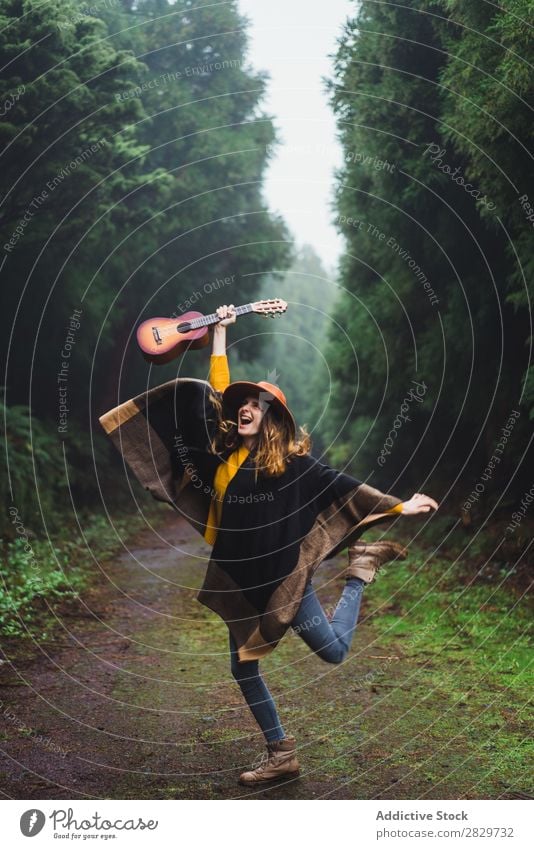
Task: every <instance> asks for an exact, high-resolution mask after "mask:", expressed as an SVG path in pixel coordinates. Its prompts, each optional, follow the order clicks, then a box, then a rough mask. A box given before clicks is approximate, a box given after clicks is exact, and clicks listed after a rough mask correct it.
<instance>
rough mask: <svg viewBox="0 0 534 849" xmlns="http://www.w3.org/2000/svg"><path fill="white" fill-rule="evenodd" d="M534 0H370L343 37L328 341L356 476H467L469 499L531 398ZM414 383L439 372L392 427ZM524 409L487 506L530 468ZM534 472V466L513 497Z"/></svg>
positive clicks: (417, 480)
mask: <svg viewBox="0 0 534 849" xmlns="http://www.w3.org/2000/svg"><path fill="white" fill-rule="evenodd" d="M528 6H531V4H529V3H528V2H526V0H525V2H519V0H518V2H515V3H513V4H509V5H508V4H507V6H506V7H499V6H494V5H493V6H492V5H491V4H485V3H470V2H467V0H466V2H450V3H449V2H434V0H429V2H428V3H425V4H424V8H423V9H421V4H420V3H412V2H409V3H405V4H403V5H402V6H392V5H390V4H376V3H372V2H363V3H362V4H361V5H360V7H359V11H358V13H357V15H356V17H355V18H354V19H352V20H350V21H349V22H348V23H347V25H346V28H345V31H344V34H343V37H342V39H341V41H340V46H339V50H338V53H337V57H336V64H335V76H334V79H333V80H332V83H331V98H332V104H333V107H334V110H335V113H336V117H337V121H338V127H339V134H340V138H341V142H342V145H343V149H344V154H345V157H344V164H343V167H342V169H341V170H340V173H339V175H338V179H337V198H336V205H337V213H338V218H337V223H338V226H339V230H340V231H341V232H342V233H343V235H344V236H345V239H346V242H347V251H346V253H345V256H344V257H343V261H342V264H341V279H340V283H341V287H342V290H343V291H342V294H341V296H340V298H339V300H338V301H337V303H336V305H335V308H334V321H335V322H337V323H338V324H339V327H340V328H341V332H340V330H339V329H337V328H336V330H335V331H334V332H331V334H330V343H329V346H328V348H327V352H326V354H327V359H328V362H329V364H330V365H331V368H332V378H333V391H332V403H331V406H330V408H329V411H328V416H327V417H326V426H327V433H326V437H327V441H328V442H333V440H334V439H335V438H336V435H337V434H339V443H340V445H341V446H345V447H346V453H345V459H346V460H350V459H351V458H354V459H352V460H351V465H352V467H353V470H354V473H355V474H356V475H357V476H359V477H361V476H362V474H365V475H367V474H370V475H371V479H370V481H371V482H376V484H377V485H379V486H381V487H382V488H386V487H394V491H396V492H401V493H402V489H403V487H406V489H408V487H410V488H411V487H414V488H417V489H419V488H420V487H422V485H423V484H422V483H421V481H425V483H424V486H425V489H426V490H427V491H434V493H435V494H436V495H437V497H438V500H441V493H446V492H447V490H448V488H449V487H452V489H453V499H455V500H456V502H458V501H459V500H461V498H462V495H461V493H459V488H458V486H457V481H458V478H461V479H462V480H465V481H466V488H467V487H468V488H469V491H470V490H471V488H472V487H473V486H474V485H475V484H476V483H477V480H478V478H479V476H480V474H481V473H482V472H483V470H484V468H485V466H486V464H487V462H488V460H489V458H490V457H491V456H492V452H493V451H494V448H495V446H496V445H497V443H498V442H499V439H500V434H501V429H502V427H504V426H505V425H506V422H507V419H508V417H509V415H510V413H511V411H512V410H513V409H520V404H521V400H520V399H521V397H522V390H523V385H522V384H523V378H524V375H525V371H526V369H527V367H528V364H529V353H528V342H529V338H530V332H531V331H530V326H529V314H528V309H527V308H525V304H526V300H525V299H524V298H523V295H522V294H521V292H523V294H524V293H525V292H526V290H525V287H524V283H523V281H522V277H521V275H522V272H521V268H522V267H523V268H527V269H529V268H531V263H532V251H531V230H530V227H531V225H530V223H529V222H527V221H526V217H525V214H524V211H523V210H522V209H521V207H520V204H519V203H518V194H522V193H527V194H528V195H529V197H531V198H532V197H534V187H533V186H532V182H531V176H532V169H530V171H528V169H527V167H526V159H525V150H524V148H525V146H526V145H527V144H528V139H529V128H530V127H531V113H530V112H528V110H527V108H526V106H525V104H524V102H523V101H524V99H525V98H526V95H527V94H528V93H529V91H530V87H531V84H532V75H530V76H528V75H527V74H526V71H525V69H526V61H525V60H527V59H528V57H529V56H531V54H532V41H530V42H529V44H528V46H527V44H526V41H527V39H528V34H527V27H526V26H525V27H523V28H521V26H520V19H521V18H523V19H524V18H526V17H527V11H528V9H527V7H528ZM426 12H428V14H426ZM516 15H518V16H519V19H518V18H516V17H515V16H516ZM527 175H528V176H527ZM462 180H463V183H462ZM467 183H469V184H470V191H468V190H467V189H468V187H467V185H465V184H467ZM473 186H474V187H475V188H474V189H473ZM490 204H493V205H494V209H491V208H490ZM497 215H498V216H499V217H500V218H501V220H502V221H503V222H504V227H503V226H501V224H499V221H498V219H497ZM505 228H506V229H507V230H508V232H509V233H510V235H511V238H512V239H513V241H514V244H515V246H516V247H515V250H516V251H517V257H516V255H515V254H514V253H513V251H512V249H511V247H510V240H509V238H508V236H507V235H506V230H505ZM527 231H529V236H530V241H528V240H527ZM344 334H346V336H345V335H344ZM348 340H350V342H349V341H348ZM413 380H417V381H423V382H424V383H425V384H426V386H427V391H426V393H425V396H424V399H423V401H422V403H417V404H416V403H412V404H411V405H410V411H409V419H410V421H406V422H405V423H403V425H402V428H400V429H398V432H397V433H396V434H393V436H392V435H391V434H392V428H393V427H394V422H395V420H396V417H397V416H398V414H399V412H400V409H401V406H402V404H403V400H404V399H405V398H406V396H407V393H408V392H409V389H410V386H411V385H412V381H413ZM532 382H533V380H532V375H531V374H530V375H529V383H528V384H527V394H526V395H525V396H523V401H525V399H526V401H527V402H528V404H529V405H530V404H531V400H532V397H533V393H532V391H531V386H532ZM321 388H322V390H323V392H324V391H325V390H326V386H324V385H323V386H322V387H321ZM522 412H523V415H522V416H521V418H520V420H519V422H518V424H517V425H516V426H515V429H514V434H513V440H510V443H509V444H508V445H507V447H506V451H505V453H504V456H503V457H502V461H501V463H500V465H499V467H498V469H497V470H496V471H495V474H494V475H493V479H492V481H491V483H490V484H489V485H488V487H487V488H486V489H487V491H486V493H485V495H484V498H483V499H481V505H484V503H485V499H486V496H488V495H492V494H493V493H492V490H494V489H495V488H498V487H499V486H500V485H501V484H503V483H504V482H506V481H507V480H509V478H510V477H511V476H512V475H516V472H517V468H516V467H517V463H518V461H520V460H521V457H522V454H523V450H524V448H525V446H526V445H527V444H528V440H529V439H530V436H531V434H530V427H529V424H528V421H527V418H528V417H527V415H525V412H526V410H525V408H523V410H522ZM388 437H389V438H390V439H391V440H392V441H393V447H392V449H391V452H390V455H388V456H387V462H385V463H384V464H382V465H381V464H380V463H379V462H378V460H379V457H380V452H381V449H382V447H383V446H384V444H385V443H386V440H387V439H388ZM335 450H336V451H337V454H336V459H337V460H338V462H339V460H340V459H341V457H340V456H339V451H340V447H339V446H337V448H336V449H335ZM356 451H357V452H358V453H357V455H355V452H356ZM332 456H333V455H332ZM527 482H530V478H529V477H528V474H527V470H526V463H525V464H524V465H523V466H522V467H521V469H520V471H519V474H517V475H516V477H515V480H514V489H515V492H516V494H517V493H518V492H520V491H521V490H522V487H523V484H525V485H526V483H527ZM529 485H530V483H529Z"/></svg>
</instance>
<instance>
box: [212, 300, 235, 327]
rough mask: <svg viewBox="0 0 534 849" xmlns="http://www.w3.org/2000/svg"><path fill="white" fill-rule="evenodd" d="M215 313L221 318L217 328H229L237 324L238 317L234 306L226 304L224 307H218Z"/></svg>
mask: <svg viewBox="0 0 534 849" xmlns="http://www.w3.org/2000/svg"><path fill="white" fill-rule="evenodd" d="M215 312H216V313H217V315H218V316H219V318H220V321H219V323H218V324H216V325H215V327H227V326H228V325H229V324H235V322H236V319H237V315H236V311H235V307H234V305H233V304H230V306H226V304H224V306H222V307H217V309H216V310H215Z"/></svg>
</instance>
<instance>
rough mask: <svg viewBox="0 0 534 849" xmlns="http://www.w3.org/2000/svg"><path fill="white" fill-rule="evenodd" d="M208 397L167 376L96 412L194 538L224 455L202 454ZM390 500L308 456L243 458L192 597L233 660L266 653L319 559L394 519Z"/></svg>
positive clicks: (211, 421)
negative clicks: (214, 623) (219, 628)
mask: <svg viewBox="0 0 534 849" xmlns="http://www.w3.org/2000/svg"><path fill="white" fill-rule="evenodd" d="M213 395H214V390H213V389H212V388H211V387H210V385H209V384H208V383H207V382H205V381H202V380H193V379H176V380H171V381H169V382H168V383H165V384H163V385H162V386H158V387H157V388H155V389H151V390H148V391H147V392H145V393H143V394H142V395H138V396H137V397H136V398H133V399H132V400H130V401H126V402H125V403H124V404H121V405H120V406H118V407H116V408H115V409H113V410H110V411H109V412H108V413H106V414H105V415H103V416H102V417H101V418H100V423H101V424H102V427H103V428H104V430H105V431H106V433H107V434H108V436H109V437H110V438H111V440H112V441H113V443H114V444H115V446H116V447H117V448H118V450H119V451H120V452H121V454H122V456H123V457H124V459H125V460H126V461H127V463H128V465H129V466H130V468H131V469H132V471H133V472H134V474H135V476H136V477H137V478H138V480H139V481H140V483H141V484H142V485H143V486H144V487H145V488H146V489H148V490H149V492H150V493H151V494H152V495H153V496H154V498H156V499H158V500H160V501H165V502H167V503H168V504H170V505H171V506H172V507H174V508H175V509H176V510H178V511H179V512H180V513H181V514H182V515H183V516H184V517H185V518H186V519H187V520H188V521H189V522H190V523H191V524H192V525H193V526H194V527H195V528H196V529H197V530H198V531H199V532H200V533H201V534H204V532H205V530H206V523H207V519H208V514H209V509H210V504H211V500H212V498H213V497H214V495H215V492H214V489H213V479H214V476H215V472H216V470H217V466H218V464H219V463H221V462H224V460H225V459H226V458H227V455H214V454H212V453H211V451H210V450H209V445H210V437H211V436H212V435H213V433H214V429H215V427H216V423H217V422H216V412H215V408H214V405H213V400H212V399H213ZM400 503H401V502H400V500H399V499H398V498H395V497H394V496H392V495H384V493H382V492H379V491H378V490H377V489H374V488H373V487H370V486H367V484H363V483H361V482H360V481H358V480H356V479H355V478H353V477H350V476H349V475H346V474H343V473H342V472H338V471H336V470H334V469H331V468H330V467H329V466H325V465H323V464H322V463H319V462H318V461H317V460H315V459H314V458H313V457H311V456H309V455H307V456H300V457H298V456H295V457H293V458H291V460H290V462H288V464H287V469H286V471H285V473H284V474H283V475H281V476H280V477H277V478H273V477H266V476H263V475H261V474H257V473H256V470H255V468H254V465H253V460H252V459H251V457H248V458H247V460H245V462H244V463H243V464H242V466H240V468H239V470H238V472H237V473H236V474H235V476H234V477H233V478H232V480H231V481H230V483H229V485H228V487H227V489H226V492H225V494H224V501H223V505H222V516H221V526H220V528H219V531H218V533H217V538H216V541H215V544H214V546H213V550H212V554H211V559H210V562H209V564H208V569H207V572H206V577H205V580H204V584H203V586H202V589H201V590H200V592H199V595H198V600H199V601H200V602H201V603H202V604H205V605H206V606H207V607H209V608H211V609H212V610H214V611H215V612H216V613H218V614H219V615H220V616H221V617H222V618H223V619H224V621H225V622H226V624H227V625H228V627H229V628H230V630H231V632H232V634H233V636H234V638H235V641H236V644H237V647H238V655H239V660H240V661H245V660H252V659H256V658H260V657H263V656H264V655H266V654H268V653H269V652H270V651H272V650H273V649H274V648H275V647H276V645H277V644H278V642H279V641H280V639H281V638H282V636H283V635H284V633H285V631H286V630H287V628H288V627H289V625H290V623H291V621H292V619H293V618H294V616H295V614H296V612H297V609H298V607H299V605H300V601H301V598H302V594H303V591H304V588H305V585H306V583H307V582H308V581H309V580H310V578H311V576H312V575H313V573H314V572H315V570H316V569H317V567H318V566H319V565H320V564H321V562H322V561H323V560H325V559H327V558H329V557H331V556H332V555H333V554H335V553H337V552H338V551H341V550H342V549H343V548H344V547H346V546H347V545H348V544H350V543H352V542H354V541H355V540H356V539H357V538H358V537H359V536H360V534H361V533H362V531H363V530H364V529H366V528H368V527H370V526H371V525H373V524H376V523H377V522H380V521H386V520H388V519H389V520H391V519H393V518H395V514H391V513H389V512H388V511H390V510H391V509H392V508H394V507H396V506H397V505H398V504H400Z"/></svg>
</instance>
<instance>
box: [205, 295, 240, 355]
mask: <svg viewBox="0 0 534 849" xmlns="http://www.w3.org/2000/svg"><path fill="white" fill-rule="evenodd" d="M216 313H217V315H218V316H219V317H220V321H219V322H218V324H216V325H215V327H214V328H213V343H212V350H211V353H212V355H213V356H214V357H224V356H225V354H226V328H227V327H228V325H229V324H235V322H236V319H237V316H236V313H235V308H234V305H233V304H230V305H229V306H227V305H226V304H224V306H222V307H217V309H216Z"/></svg>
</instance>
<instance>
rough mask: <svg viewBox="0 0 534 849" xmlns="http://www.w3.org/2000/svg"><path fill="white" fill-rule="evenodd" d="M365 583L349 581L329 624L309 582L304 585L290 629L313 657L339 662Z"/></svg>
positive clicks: (347, 645)
mask: <svg viewBox="0 0 534 849" xmlns="http://www.w3.org/2000/svg"><path fill="white" fill-rule="evenodd" d="M364 586H365V582H364V581H362V580H361V579H360V578H350V579H349V580H348V581H347V583H346V584H345V588H344V589H343V592H342V593H341V597H340V599H339V601H338V603H337V607H336V609H335V611H334V615H333V617H332V620H331V621H330V622H329V621H328V619H327V618H326V615H325V612H324V610H323V608H322V606H321V603H320V601H319V599H318V598H317V596H316V594H315V590H314V589H313V587H312V585H311V582H310V583H309V584H307V586H306V589H305V591H304V595H303V597H302V602H301V605H300V607H299V609H298V611H297V615H296V616H295V618H294V619H293V622H292V623H291V627H292V628H293V630H294V631H295V633H296V634H298V635H299V637H302V639H303V640H304V642H305V643H306V645H308V646H309V647H310V648H311V650H312V651H313V652H315V654H316V655H318V656H319V657H320V658H321V659H322V660H325V661H326V662H327V663H341V661H342V660H344V659H345V657H346V656H347V654H348V651H349V649H350V644H351V642H352V638H353V636H354V632H355V630H356V623H357V622H358V615H359V613H360V604H361V600H362V594H363V588H364Z"/></svg>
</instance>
